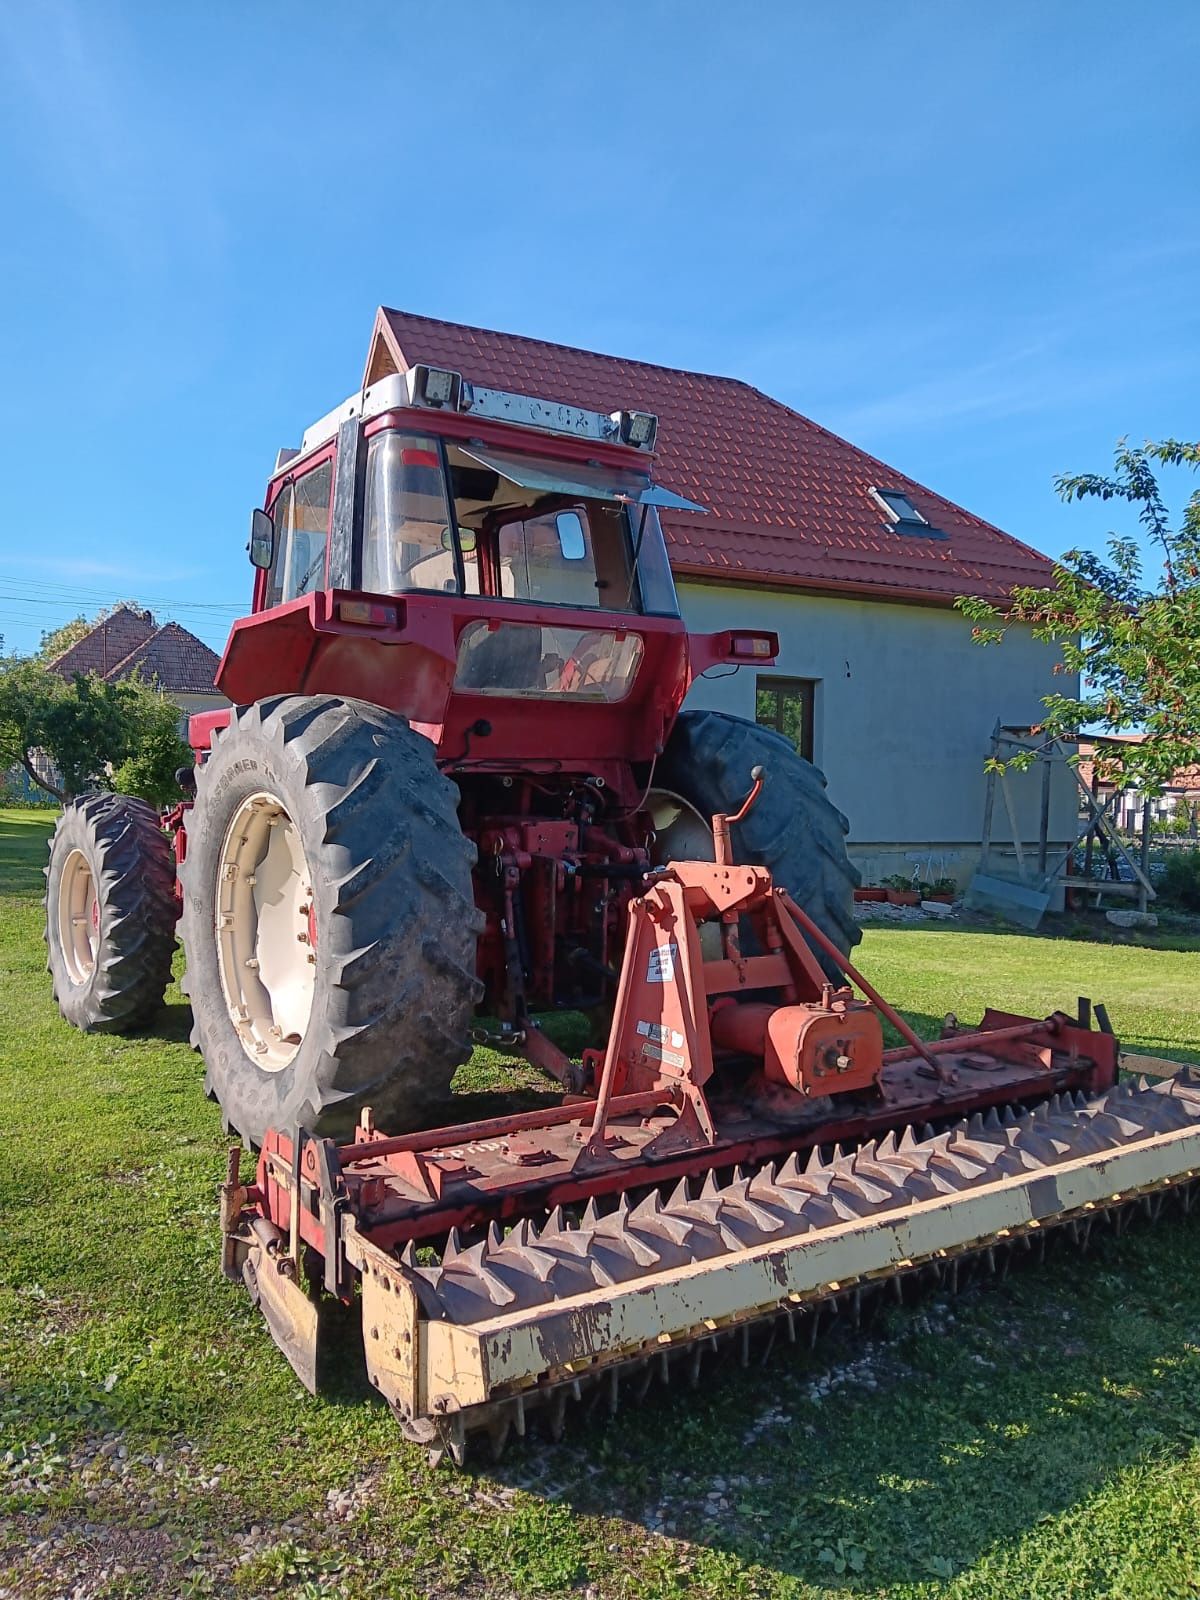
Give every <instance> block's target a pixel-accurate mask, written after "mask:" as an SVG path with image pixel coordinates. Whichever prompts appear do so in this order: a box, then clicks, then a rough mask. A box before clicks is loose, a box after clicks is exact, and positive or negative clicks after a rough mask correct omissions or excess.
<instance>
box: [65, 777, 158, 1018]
mask: <svg viewBox="0 0 1200 1600" xmlns="http://www.w3.org/2000/svg"><path fill="white" fill-rule="evenodd" d="M45 870H46V935H45V937H46V952H47V962H46V965H47V968H48V970H49V972H50V976H51V979H52V981H53V985H54V998H55V1000H56V1001H57V1002H58V1009H59V1010H60V1011H61V1012H62V1014H63V1016H64V1017H65V1018H66V1020H67V1021H68V1022H70V1023H71V1024H72V1025H73V1026H74V1027H76V1028H81V1029H83V1030H84V1032H86V1033H125V1032H128V1031H130V1030H132V1029H134V1028H138V1027H141V1026H142V1025H143V1024H144V1023H146V1022H148V1021H149V1020H150V1018H151V1017H152V1016H153V1015H154V1013H155V1012H156V1011H157V1010H158V1009H159V1008H160V1007H161V1005H162V1003H163V996H164V994H165V993H166V990H167V985H168V984H169V983H170V981H171V958H172V956H173V955H174V951H175V859H174V856H173V854H172V851H171V843H170V840H169V839H168V838H167V835H166V834H165V833H164V832H163V830H162V828H161V827H160V825H159V818H158V813H157V811H155V809H154V808H153V806H150V805H147V804H146V802H145V801H144V800H137V799H134V798H133V797H132V796H130V795H123V794H93V795H85V796H84V797H83V798H82V799H81V800H75V801H72V802H71V803H69V804H68V805H67V806H66V807H65V809H64V811H63V814H62V816H61V817H59V819H58V822H57V824H56V825H55V829H54V833H53V834H52V835H51V838H50V860H49V862H48V864H47V866H46V869H45Z"/></svg>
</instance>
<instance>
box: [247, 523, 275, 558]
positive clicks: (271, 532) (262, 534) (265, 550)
mask: <svg viewBox="0 0 1200 1600" xmlns="http://www.w3.org/2000/svg"><path fill="white" fill-rule="evenodd" d="M248 548H249V551H250V560H251V562H252V564H253V565H254V566H256V567H269V566H270V565H271V563H272V561H274V559H275V524H274V522H273V521H272V520H271V517H270V514H269V513H268V512H266V511H255V512H252V513H251V516H250V544H249V547H248Z"/></svg>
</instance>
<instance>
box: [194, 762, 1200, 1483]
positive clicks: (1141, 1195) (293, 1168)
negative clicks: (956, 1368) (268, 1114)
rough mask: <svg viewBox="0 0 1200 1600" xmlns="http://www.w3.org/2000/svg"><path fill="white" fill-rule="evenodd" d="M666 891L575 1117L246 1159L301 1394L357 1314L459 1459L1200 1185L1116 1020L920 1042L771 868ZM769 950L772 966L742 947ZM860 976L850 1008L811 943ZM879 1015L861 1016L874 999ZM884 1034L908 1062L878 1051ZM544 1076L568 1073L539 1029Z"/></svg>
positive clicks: (1193, 1097)
mask: <svg viewBox="0 0 1200 1600" xmlns="http://www.w3.org/2000/svg"><path fill="white" fill-rule="evenodd" d="M761 781H762V780H761V774H756V781H755V787H754V790H753V791H752V793H751V796H750V798H749V799H748V801H747V803H746V805H745V806H744V807H743V808H742V812H741V813H739V815H738V816H737V817H733V818H730V817H720V816H718V817H716V818H714V825H713V836H714V838H715V841H716V856H717V860H716V862H715V863H713V862H676V863H673V864H671V865H668V866H666V867H664V868H662V869H660V870H659V871H658V872H656V873H655V874H654V875H653V877H652V880H651V881H650V883H649V884H648V886H647V888H646V889H645V892H644V893H643V894H642V895H640V896H639V897H638V898H636V899H635V900H634V901H633V902H632V904H631V907H630V914H629V930H628V938H627V944H626V948H625V956H624V962H623V965H622V969H621V977H620V984H619V987H618V993H617V1003H616V1007H615V1012H614V1017H613V1024H612V1030H611V1034H610V1038H609V1041H608V1045H607V1048H606V1049H605V1050H604V1051H603V1052H598V1051H597V1052H585V1055H584V1060H583V1064H582V1078H583V1092H579V1093H568V1094H567V1095H566V1096H565V1097H564V1099H563V1102H562V1104H561V1105H560V1106H556V1107H552V1108H550V1109H544V1110H539V1111H534V1112H527V1113H524V1114H517V1115H512V1116H504V1117H496V1118H492V1119H489V1120H486V1121H479V1122H475V1123H470V1124H462V1125H459V1126H456V1127H446V1128H439V1129H434V1130H430V1131H426V1132H421V1133H411V1134H405V1135H402V1136H399V1137H392V1138H389V1137H388V1136H387V1135H386V1133H384V1132H383V1131H381V1130H379V1129H377V1128H376V1127H375V1125H374V1121H373V1118H372V1116H371V1114H370V1112H369V1111H364V1113H363V1114H362V1116H361V1118H360V1121H359V1126H358V1127H357V1129H356V1130H355V1133H354V1135H353V1138H352V1139H351V1141H350V1142H349V1143H343V1144H338V1143H336V1142H335V1141H334V1140H331V1139H322V1138H318V1137H313V1136H310V1135H308V1134H306V1133H305V1132H304V1131H303V1130H298V1131H297V1132H296V1133H295V1134H294V1135H289V1134H286V1133H283V1132H277V1131H272V1132H271V1133H269V1134H268V1135H267V1137H266V1139H265V1141H264V1143H263V1146H262V1150H261V1153H260V1156H259V1159H258V1164H257V1168H256V1171H255V1173H254V1176H253V1178H252V1180H251V1181H249V1182H245V1183H244V1182H243V1181H242V1177H241V1172H240V1164H239V1151H238V1150H236V1149H235V1150H233V1151H232V1152H231V1158H230V1169H229V1173H228V1177H227V1182H226V1184H225V1185H224V1187H223V1190H222V1217H223V1227H224V1239H225V1244H224V1266H225V1270H226V1272H227V1273H228V1275H229V1276H231V1277H233V1278H235V1279H237V1280H239V1281H244V1282H245V1283H246V1284H247V1286H248V1287H249V1289H250V1292H251V1294H252V1295H253V1297H254V1299H255V1300H256V1302H257V1303H258V1305H259V1306H260V1308H261V1309H262V1311H263V1313H264V1314H265V1317H266V1320H267V1322H268V1325H269V1327H270V1329H271V1332H272V1334H273V1336H274V1338H275V1340H276V1342H277V1343H278V1345H279V1346H280V1348H281V1349H282V1350H283V1351H284V1353H285V1354H286V1355H287V1357H288V1359H289V1361H290V1362H291V1363H292V1365H293V1367H294V1368H295V1370H296V1372H297V1373H298V1374H299V1376H300V1377H301V1378H302V1380H303V1381H304V1382H305V1384H306V1385H307V1386H308V1387H309V1388H310V1389H313V1390H314V1391H315V1390H316V1388H317V1387H318V1382H319V1372H320V1370H321V1366H322V1357H323V1354H324V1351H323V1350H322V1342H323V1340H325V1339H326V1338H327V1337H329V1334H328V1332H327V1329H329V1328H330V1327H331V1326H336V1321H335V1322H333V1323H331V1321H330V1319H329V1318H327V1317H325V1316H323V1307H325V1306H332V1305H333V1304H334V1303H335V1302H341V1303H342V1304H343V1305H345V1306H350V1305H353V1304H355V1302H358V1305H359V1309H360V1310H361V1330H362V1331H361V1337H362V1345H363V1350H364V1353H365V1360H366V1370H367V1373H368V1375H369V1378H370V1381H371V1383H372V1384H373V1385H374V1386H375V1388H376V1389H377V1390H378V1391H379V1392H380V1394H381V1395H383V1397H384V1398H385V1399H386V1400H387V1401H388V1403H389V1404H390V1405H391V1407H392V1409H393V1411H394V1413H395V1415H396V1416H397V1418H398V1420H399V1422H400V1424H401V1426H402V1427H403V1429H404V1431H405V1433H406V1434H407V1435H408V1437H410V1438H411V1439H413V1440H416V1441H420V1442H422V1443H424V1444H427V1445H429V1446H430V1447H432V1448H433V1449H435V1450H437V1451H441V1450H447V1451H449V1452H450V1454H451V1455H452V1457H453V1458H454V1460H455V1461H457V1462H459V1463H461V1462H462V1461H463V1460H464V1459H465V1456H466V1452H467V1449H468V1447H469V1443H470V1441H471V1439H472V1438H473V1437H474V1436H476V1435H484V1436H485V1437H486V1441H487V1443H488V1445H489V1446H490V1448H491V1450H492V1452H493V1455H494V1456H495V1455H498V1454H499V1452H500V1450H501V1449H502V1448H503V1447H504V1444H505V1442H506V1440H507V1439H508V1437H509V1435H510V1434H511V1433H514V1432H515V1433H516V1434H518V1435H522V1434H524V1432H525V1430H526V1426H527V1423H528V1421H529V1420H530V1418H532V1417H533V1416H535V1415H536V1416H537V1417H538V1418H539V1420H540V1422H541V1423H543V1424H544V1426H545V1427H546V1428H547V1429H548V1430H549V1432H550V1434H551V1436H552V1437H557V1436H558V1435H559V1433H560V1432H561V1429H562V1427H563V1423H564V1419H565V1415H566V1410H567V1406H568V1403H569V1402H571V1401H572V1400H584V1399H586V1400H588V1401H589V1403H590V1404H592V1405H595V1404H601V1405H604V1406H606V1407H607V1408H609V1409H612V1410H615V1409H616V1406H617V1403H618V1398H619V1394H620V1389H621V1384H622V1381H623V1380H626V1381H627V1382H630V1383H632V1385H633V1386H634V1391H635V1393H636V1394H640V1393H643V1392H644V1390H645V1387H646V1386H647V1384H648V1383H649V1382H650V1381H651V1380H652V1379H654V1378H655V1377H658V1378H660V1379H661V1380H663V1381H667V1382H670V1381H671V1380H672V1379H673V1378H674V1377H676V1376H682V1377H684V1378H686V1379H690V1381H692V1382H695V1381H696V1378H697V1375H698V1373H699V1370H700V1363H701V1361H702V1359H703V1357H704V1355H705V1354H706V1352H710V1351H716V1350H718V1349H720V1348H721V1347H722V1346H726V1345H729V1344H730V1343H732V1344H733V1346H734V1348H735V1349H736V1351H737V1353H738V1354H739V1355H740V1356H741V1358H742V1359H743V1360H745V1359H746V1358H747V1357H748V1355H749V1352H750V1349H751V1341H752V1338H757V1337H759V1336H761V1342H762V1343H763V1344H764V1345H765V1346H766V1347H769V1346H770V1345H771V1344H773V1343H774V1341H775V1339H776V1337H777V1335H778V1333H779V1331H780V1330H781V1329H782V1330H783V1332H784V1334H785V1337H786V1338H787V1339H789V1340H795V1339H796V1338H797V1337H798V1336H799V1335H800V1334H801V1332H802V1333H803V1336H804V1337H805V1338H806V1339H809V1340H811V1339H814V1338H815V1337H816V1334H817V1331H818V1329H819V1327H820V1326H821V1324H822V1319H823V1318H827V1317H829V1316H830V1315H831V1314H832V1313H834V1312H838V1311H849V1312H850V1313H851V1314H852V1315H853V1316H854V1317H855V1318H857V1317H858V1316H859V1315H860V1314H861V1311H862V1308H863V1305H864V1303H865V1302H868V1301H870V1300H871V1298H872V1297H873V1296H876V1295H878V1294H879V1293H881V1292H891V1293H895V1294H897V1295H898V1296H899V1295H902V1294H903V1292H904V1285H905V1283H906V1282H907V1281H913V1280H920V1281H929V1280H933V1281H937V1282H942V1281H946V1282H947V1283H948V1284H949V1286H950V1287H951V1288H955V1287H957V1284H958V1277H959V1272H960V1268H961V1267H962V1265H963V1264H964V1263H967V1262H972V1261H977V1260H978V1259H980V1258H982V1259H983V1260H984V1261H986V1262H987V1263H988V1264H990V1265H994V1264H995V1260H996V1256H997V1253H998V1252H1001V1253H1004V1254H1005V1255H1007V1252H1009V1251H1012V1250H1014V1249H1015V1250H1018V1251H1022V1252H1024V1251H1031V1250H1036V1251H1039V1252H1040V1251H1042V1250H1044V1248H1045V1241H1046V1238H1047V1236H1048V1235H1050V1234H1052V1233H1053V1232H1054V1231H1055V1230H1065V1231H1066V1232H1068V1233H1069V1234H1070V1235H1071V1236H1072V1237H1073V1238H1074V1239H1075V1240H1076V1241H1086V1237H1087V1235H1088V1234H1089V1233H1090V1231H1091V1229H1092V1228H1093V1226H1096V1225H1099V1224H1104V1223H1108V1222H1113V1223H1115V1224H1116V1226H1118V1227H1120V1226H1121V1225H1122V1224H1123V1222H1124V1221H1125V1219H1126V1217H1127V1216H1128V1215H1129V1214H1130V1212H1131V1210H1133V1209H1136V1207H1137V1206H1139V1205H1140V1206H1141V1207H1142V1208H1143V1209H1148V1210H1151V1211H1154V1212H1156V1211H1157V1209H1158V1208H1159V1207H1160V1206H1161V1204H1162V1203H1163V1198H1164V1196H1165V1195H1166V1194H1168V1193H1171V1192H1174V1193H1175V1194H1177V1195H1178V1197H1179V1198H1180V1199H1181V1200H1182V1202H1183V1203H1184V1204H1185V1205H1187V1204H1189V1203H1190V1199H1191V1193H1192V1187H1193V1184H1194V1181H1195V1178H1196V1175H1197V1172H1198V1171H1200V1078H1196V1079H1193V1078H1192V1077H1191V1076H1190V1075H1189V1074H1187V1073H1186V1072H1185V1073H1181V1074H1179V1075H1178V1076H1176V1077H1174V1078H1169V1079H1166V1080H1164V1081H1162V1082H1160V1083H1157V1084H1155V1085H1154V1087H1150V1086H1149V1085H1148V1084H1147V1083H1146V1082H1145V1081H1144V1080H1143V1082H1142V1083H1141V1084H1140V1085H1139V1086H1134V1085H1132V1084H1129V1083H1120V1082H1118V1046H1117V1041H1116V1039H1115V1038H1114V1036H1113V1034H1112V1033H1111V1031H1109V1030H1108V1028H1107V1019H1106V1017H1105V1015H1104V1011H1103V1008H1102V1007H1096V1008H1095V1009H1096V1012H1097V1013H1098V1018H1099V1021H1100V1022H1101V1024H1102V1026H1100V1027H1096V1026H1093V1020H1094V1019H1093V1015H1092V1008H1091V1007H1090V1005H1089V1004H1088V1003H1087V1002H1081V1003H1080V1013H1079V1015H1077V1016H1074V1017H1071V1016H1067V1015H1064V1014H1061V1013H1056V1014H1055V1015H1053V1016H1051V1017H1048V1018H1044V1019H1040V1020H1038V1019H1033V1018H1027V1017H1017V1016H1011V1015H1008V1014H1004V1013H999V1012H994V1011H988V1012H987V1013H986V1014H985V1016H984V1017H983V1020H982V1022H981V1024H980V1025H979V1027H978V1028H977V1029H973V1030H966V1029H964V1028H962V1027H961V1026H960V1025H959V1024H958V1022H957V1020H956V1019H955V1018H953V1017H948V1018H947V1019H946V1024H945V1026H944V1029H943V1032H942V1036H941V1037H940V1038H939V1039H937V1040H935V1041H932V1042H928V1043H926V1042H923V1041H921V1040H920V1039H918V1038H917V1036H916V1035H915V1034H914V1033H913V1032H912V1031H911V1029H909V1028H908V1027H907V1025H906V1024H905V1023H904V1022H903V1020H902V1019H901V1018H900V1017H899V1016H898V1015H897V1014H896V1013H895V1012H894V1011H893V1010H892V1008H891V1007H890V1006H888V1004H887V1002H886V1001H885V1000H884V999H883V998H882V996H880V995H879V994H878V993H876V991H875V990H874V989H873V988H872V986H871V985H870V984H869V983H867V981H866V980H865V979H864V978H863V977H862V976H861V974H859V973H858V972H857V971H856V970H855V968H854V967H853V966H852V965H851V964H850V962H849V961H848V960H846V958H845V957H843V956H841V955H840V953H838V952H836V951H832V950H831V949H827V948H826V947H827V943H828V942H827V941H826V940H825V939H824V936H823V935H822V934H821V931H820V929H819V928H817V927H816V926H815V924H814V923H813V922H812V921H811V919H810V918H809V917H807V915H806V914H805V913H804V912H803V911H802V910H801V909H800V907H799V906H797V905H796V904H795V902H794V901H792V899H791V898H790V896H789V895H788V894H787V893H786V891H784V890H781V889H779V888H777V887H776V886H775V885H774V884H773V883H772V881H771V877H770V874H769V873H768V872H766V871H765V870H764V869H762V868H756V867H749V866H739V865H736V864H734V862H733V861H732V858H731V851H730V846H729V827H730V824H731V823H732V822H736V821H739V820H741V817H742V816H743V815H744V814H745V813H746V811H747V810H748V809H749V807H750V806H752V805H753V803H754V801H755V799H756V798H757V795H758V792H759V790H760V788H761ZM751 943H753V946H754V953H748V947H749V946H750V944H751ZM814 945H815V946H816V948H817V949H818V950H822V951H823V952H824V953H826V954H832V955H833V956H834V957H836V962H837V964H838V965H839V966H840V968H841V970H842V973H843V975H844V979H845V982H844V983H842V984H835V983H833V982H832V981H831V980H830V979H829V977H828V975H827V973H826V971H825V969H824V968H823V967H822V966H821V965H820V964H819V962H818V960H817V958H816V956H815V955H814V953H813V946H814ZM856 991H857V992H856ZM882 1020H886V1021H888V1022H890V1023H891V1024H892V1025H893V1027H894V1028H895V1029H896V1030H897V1031H898V1032H899V1034H900V1035H901V1038H902V1041H903V1042H902V1043H901V1044H900V1045H899V1046H897V1047H895V1048H892V1049H885V1048H884V1040H883V1030H882V1026H881V1022H882ZM529 1035H530V1037H528V1038H527V1039H526V1040H525V1041H524V1042H525V1047H526V1049H527V1052H528V1054H529V1055H530V1057H531V1058H532V1059H535V1060H541V1061H542V1062H543V1063H544V1064H547V1065H552V1066H554V1067H556V1068H557V1069H558V1075H559V1076H560V1077H563V1078H564V1079H565V1078H568V1077H569V1076H570V1070H571V1066H572V1065H573V1064H569V1063H567V1062H566V1061H565V1059H564V1060H562V1061H560V1062H554V1061H553V1060H552V1058H553V1057H554V1055H555V1054H556V1051H555V1047H554V1046H553V1045H552V1044H551V1043H550V1041H549V1040H547V1039H546V1038H545V1037H544V1036H542V1035H540V1034H539V1033H538V1032H537V1030H536V1028H535V1027H534V1024H533V1023H532V1022H531V1023H530V1024H529Z"/></svg>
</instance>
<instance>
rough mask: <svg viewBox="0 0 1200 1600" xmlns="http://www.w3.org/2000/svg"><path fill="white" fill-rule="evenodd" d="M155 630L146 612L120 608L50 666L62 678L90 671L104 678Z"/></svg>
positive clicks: (127, 607)
mask: <svg viewBox="0 0 1200 1600" xmlns="http://www.w3.org/2000/svg"><path fill="white" fill-rule="evenodd" d="M157 627H158V623H157V622H155V620H154V618H153V616H152V615H151V613H150V612H149V611H136V610H134V609H133V607H131V606H121V607H120V608H119V609H118V610H116V611H114V612H113V613H112V615H111V616H109V617H105V618H104V620H103V621H102V622H98V623H97V624H96V626H95V627H94V628H93V629H92V631H91V632H90V633H85V634H84V636H83V638H82V639H80V640H79V642H78V644H73V645H72V646H71V648H70V649H69V650H65V651H64V652H63V653H62V655H61V656H57V657H56V658H55V659H54V661H52V662H51V666H53V668H54V670H55V672H57V673H58V674H59V675H60V676H61V677H64V678H73V677H75V675H76V674H77V673H79V674H82V675H83V676H85V677H86V676H87V674H89V673H92V672H94V673H95V674H96V676H97V677H100V678H104V677H107V676H108V674H109V673H110V672H111V671H112V669H113V668H114V667H115V666H116V665H117V664H118V662H121V661H124V659H125V657H126V656H127V655H129V653H130V651H132V650H136V649H137V647H138V646H139V645H141V644H145V642H146V640H147V639H149V638H150V637H151V635H152V634H153V633H154V632H155V630H156V629H157Z"/></svg>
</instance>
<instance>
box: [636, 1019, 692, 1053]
mask: <svg viewBox="0 0 1200 1600" xmlns="http://www.w3.org/2000/svg"><path fill="white" fill-rule="evenodd" d="M637 1031H638V1032H639V1033H640V1034H641V1036H642V1038H643V1039H653V1040H654V1042H655V1044H669V1045H671V1046H672V1047H673V1048H674V1049H676V1050H682V1049H683V1035H682V1034H681V1033H680V1031H679V1029H678V1028H665V1027H664V1026H663V1025H662V1023H661V1022H639V1023H638V1025H637Z"/></svg>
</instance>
